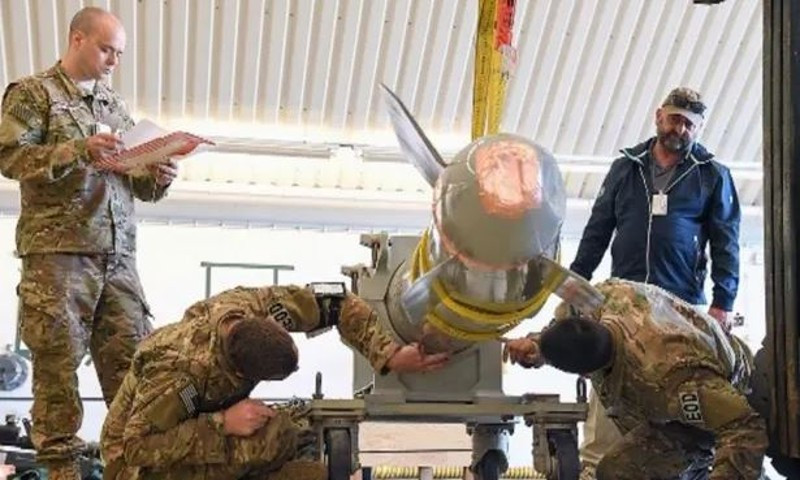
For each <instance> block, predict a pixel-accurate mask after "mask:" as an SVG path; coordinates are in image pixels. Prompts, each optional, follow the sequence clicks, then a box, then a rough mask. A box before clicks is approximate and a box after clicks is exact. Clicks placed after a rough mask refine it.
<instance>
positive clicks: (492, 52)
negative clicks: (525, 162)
mask: <svg viewBox="0 0 800 480" xmlns="http://www.w3.org/2000/svg"><path fill="white" fill-rule="evenodd" d="M499 4H502V5H499ZM505 13H507V14H508V15H509V17H507V18H510V24H509V25H506V24H505V21H506V18H501V17H504V15H503V14H505ZM513 19H514V2H513V1H509V0H479V1H478V31H477V35H476V40H475V71H474V85H473V94H472V139H473V140H476V139H478V138H480V137H482V136H484V135H493V134H495V133H497V132H498V131H499V129H500V120H501V119H502V116H503V105H504V103H505V98H506V86H507V84H508V68H507V66H505V65H504V58H503V56H504V54H510V52H511V51H512V49H511V45H506V44H503V43H502V42H510V39H511V32H510V29H511V26H512V25H513ZM501 24H502V25H501ZM506 34H507V35H506ZM501 47H508V48H507V49H506V50H505V52H504V51H502V50H501Z"/></svg>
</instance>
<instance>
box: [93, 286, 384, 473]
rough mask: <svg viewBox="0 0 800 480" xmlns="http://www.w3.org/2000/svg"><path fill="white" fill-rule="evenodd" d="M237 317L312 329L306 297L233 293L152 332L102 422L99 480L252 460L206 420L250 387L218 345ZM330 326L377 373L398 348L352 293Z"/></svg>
mask: <svg viewBox="0 0 800 480" xmlns="http://www.w3.org/2000/svg"><path fill="white" fill-rule="evenodd" d="M243 315H248V316H260V317H267V316H272V317H273V318H275V319H276V320H278V321H280V322H281V323H283V324H284V325H285V326H286V327H287V329H289V330H290V331H311V330H313V329H315V328H316V327H317V325H318V323H319V309H318V307H317V303H316V300H315V298H314V295H313V294H312V293H311V292H310V291H309V290H307V289H301V288H298V287H291V286H290V287H269V288H243V287H239V288H236V289H233V290H228V291H226V292H223V293H221V294H219V295H216V296H214V297H212V298H210V299H208V300H205V301H201V302H198V303H196V304H194V305H193V306H191V307H190V308H189V309H188V310H187V311H186V313H185V315H184V318H183V319H182V320H181V321H180V322H178V323H175V324H171V325H168V326H165V327H163V328H160V329H158V330H157V331H155V332H154V333H153V334H152V335H151V336H150V337H148V338H147V339H146V340H145V341H144V342H142V344H141V345H140V346H139V348H138V349H137V351H136V354H135V356H134V359H133V362H132V364H131V369H130V371H129V372H128V374H127V376H126V378H125V381H124V382H123V385H122V387H121V388H120V390H119V392H118V393H117V396H116V397H115V399H114V402H113V403H112V405H111V407H110V408H109V412H108V415H107V416H106V420H105V423H104V425H103V431H102V435H101V447H102V452H103V459H104V460H105V462H106V469H107V470H108V471H109V472H111V473H110V474H109V475H110V477H106V478H115V477H114V475H118V478H120V479H122V478H126V479H127V478H130V475H132V473H131V472H130V471H127V473H125V474H122V473H121V472H123V469H124V468H126V467H125V465H127V466H129V468H132V469H133V470H138V469H136V468H133V467H141V468H142V469H143V470H142V471H143V472H146V471H152V470H161V471H165V470H170V469H175V468H177V469H180V468H182V467H187V468H192V467H196V466H199V465H213V464H224V463H234V464H235V463H237V462H239V463H244V462H247V461H249V460H252V459H248V458H246V457H247V455H246V453H245V450H246V448H245V446H241V445H238V444H236V443H235V442H231V441H230V438H228V437H226V436H225V435H224V434H223V432H222V424H221V421H220V420H221V419H220V418H219V415H216V416H215V415H214V412H219V411H221V410H224V409H226V408H228V407H229V406H231V405H233V404H235V403H236V402H238V401H239V400H242V399H244V398H246V397H247V396H248V395H249V394H250V392H251V391H252V390H253V388H254V387H255V383H253V382H251V381H248V380H245V379H243V378H241V377H239V376H237V375H236V374H235V373H234V372H233V371H232V369H231V368H230V366H229V365H228V363H227V362H226V360H225V359H224V357H223V356H222V355H221V347H220V344H219V343H220V340H219V331H218V330H219V329H218V326H219V324H220V322H221V321H222V320H223V319H225V318H229V317H231V316H236V317H241V316H243ZM338 328H339V331H340V333H341V335H342V337H343V338H344V340H345V341H346V342H348V343H349V344H351V345H352V346H353V347H354V348H355V349H357V350H358V351H359V352H361V353H362V354H364V355H365V356H366V357H367V358H368V359H369V361H370V363H371V364H372V366H373V368H375V370H376V371H381V370H382V369H384V367H385V365H386V362H387V361H388V359H389V358H390V357H391V356H392V355H393V354H394V353H395V351H396V350H397V348H398V346H397V344H396V343H395V342H393V341H392V339H391V337H390V336H389V335H388V334H387V333H386V332H384V331H383V330H381V329H380V326H379V323H378V321H377V315H376V314H375V312H374V311H373V310H372V309H371V308H370V307H369V306H368V305H367V304H366V303H365V302H364V301H362V300H361V299H359V298H357V297H355V296H353V295H350V296H348V298H347V299H345V301H344V302H343V305H342V310H341V316H340V320H339V325H338ZM251 447H252V446H251ZM247 451H252V448H250V450H247ZM138 474H139V473H138V472H137V475H138ZM159 478H161V477H159ZM170 478H172V477H170Z"/></svg>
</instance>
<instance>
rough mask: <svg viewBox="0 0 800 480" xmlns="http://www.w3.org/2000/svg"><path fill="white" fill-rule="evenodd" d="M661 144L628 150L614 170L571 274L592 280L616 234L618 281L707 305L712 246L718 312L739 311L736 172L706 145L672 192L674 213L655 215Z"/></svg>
mask: <svg viewBox="0 0 800 480" xmlns="http://www.w3.org/2000/svg"><path fill="white" fill-rule="evenodd" d="M654 142H655V138H651V139H649V140H647V141H645V142H643V143H641V144H639V145H637V146H635V147H632V148H627V149H623V150H621V152H622V154H623V156H622V157H620V158H618V159H616V160H615V161H614V162H613V163H612V164H611V169H610V170H609V172H608V174H607V175H606V178H605V180H604V181H603V186H602V187H601V188H600V191H599V193H598V195H597V199H596V200H595V203H594V207H592V214H591V217H590V218H589V223H587V225H586V228H585V229H584V231H583V237H582V238H581V243H580V245H579V247H578V254H577V255H576V256H575V261H573V262H572V265H571V266H570V269H571V270H572V271H574V272H576V273H578V274H579V275H581V276H583V277H585V278H586V279H591V277H592V273H593V272H594V270H595V269H596V268H597V265H599V264H600V261H601V260H602V258H603V255H604V254H605V251H606V248H608V243H609V241H610V240H611V236H612V234H614V233H615V232H616V235H615V236H614V241H613V243H612V245H611V275H612V276H614V277H618V278H624V279H628V280H634V281H639V282H647V283H653V284H655V285H658V286H660V287H662V288H664V289H665V290H667V291H669V292H672V293H674V294H675V295H677V296H679V297H680V298H682V299H684V300H686V301H687V302H689V303H692V304H703V303H706V299H705V295H704V293H703V285H704V283H705V279H706V264H707V257H706V246H707V245H710V246H711V248H710V251H711V279H712V281H713V282H714V289H713V299H712V302H711V305H712V306H714V307H718V308H721V309H722V310H725V311H731V310H732V308H733V301H734V299H735V298H736V291H737V289H738V286H739V222H740V219H741V210H740V208H739V199H738V197H737V195H736V187H735V186H734V184H733V179H732V178H731V174H730V171H729V170H728V169H727V168H726V167H724V166H723V165H721V164H720V163H718V162H716V161H714V160H713V157H714V156H713V155H712V154H711V153H709V152H708V151H707V150H706V149H705V147H703V146H702V145H700V144H699V143H696V142H695V143H694V145H693V147H692V150H691V152H690V153H689V154H688V155H687V157H686V158H685V159H684V161H683V162H681V163H680V164H678V165H677V166H676V170H675V172H674V174H673V176H672V178H671V180H670V181H669V184H668V185H667V187H666V188H665V190H664V193H665V194H666V195H667V212H668V213H667V214H666V215H651V213H650V212H651V207H650V203H651V201H652V198H653V197H652V196H653V194H654V193H657V192H654V191H653V182H652V173H651V163H652V159H651V154H650V152H651V148H652V146H653V144H654Z"/></svg>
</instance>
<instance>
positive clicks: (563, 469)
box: [547, 430, 581, 480]
mask: <svg viewBox="0 0 800 480" xmlns="http://www.w3.org/2000/svg"><path fill="white" fill-rule="evenodd" d="M547 441H548V443H549V445H550V456H551V458H552V460H553V465H554V468H553V471H552V472H549V473H548V477H547V478H548V480H578V477H579V476H580V474H581V461H580V457H579V456H578V439H577V438H576V437H575V435H574V434H573V433H572V432H571V431H570V430H550V431H549V432H547Z"/></svg>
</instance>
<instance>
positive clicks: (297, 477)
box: [265, 460, 328, 480]
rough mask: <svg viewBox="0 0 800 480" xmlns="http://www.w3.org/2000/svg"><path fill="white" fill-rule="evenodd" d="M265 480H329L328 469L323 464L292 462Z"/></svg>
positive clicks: (303, 461)
mask: <svg viewBox="0 0 800 480" xmlns="http://www.w3.org/2000/svg"><path fill="white" fill-rule="evenodd" d="M265 480H328V467H327V466H326V465H325V464H324V463H321V462H313V461H309V460H292V461H289V462H286V463H285V464H283V466H282V467H281V468H280V469H279V470H277V471H276V472H273V473H270V474H269V476H267V478H266V479H265Z"/></svg>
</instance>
